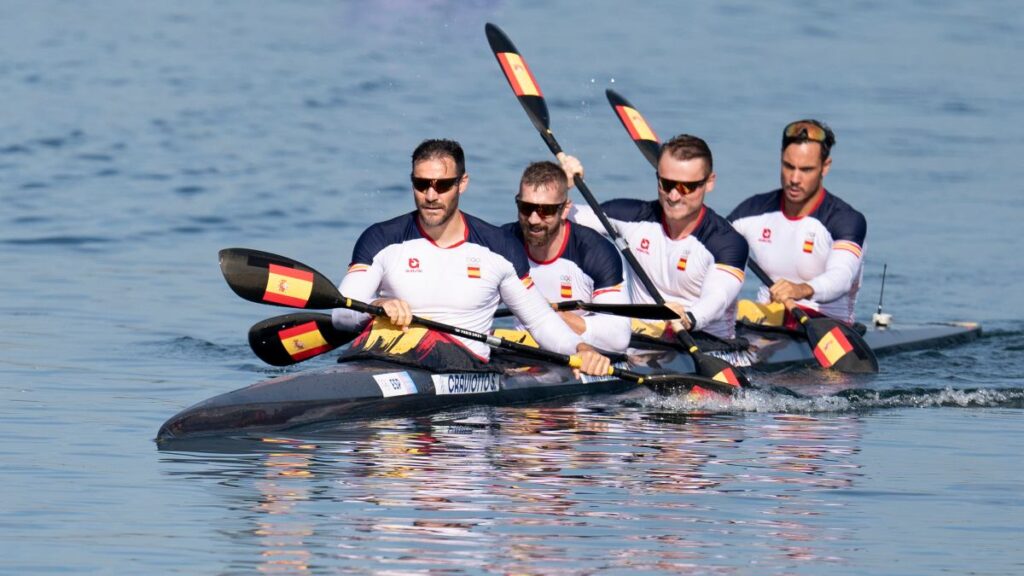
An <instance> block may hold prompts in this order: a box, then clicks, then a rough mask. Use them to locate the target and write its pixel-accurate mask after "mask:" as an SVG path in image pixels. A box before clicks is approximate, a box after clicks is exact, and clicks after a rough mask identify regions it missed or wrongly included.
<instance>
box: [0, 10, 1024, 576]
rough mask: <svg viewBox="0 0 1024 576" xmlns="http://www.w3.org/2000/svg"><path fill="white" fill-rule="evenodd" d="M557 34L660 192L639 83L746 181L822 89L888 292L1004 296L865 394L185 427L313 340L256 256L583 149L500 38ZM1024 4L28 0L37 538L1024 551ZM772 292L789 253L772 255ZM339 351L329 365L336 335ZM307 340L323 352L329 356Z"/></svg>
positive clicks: (351, 564)
mask: <svg viewBox="0 0 1024 576" xmlns="http://www.w3.org/2000/svg"><path fill="white" fill-rule="evenodd" d="M488 21H491V22H495V23H497V24H499V25H500V26H502V28H503V29H504V30H505V31H506V32H508V34H509V35H510V36H511V37H512V38H513V39H514V40H515V42H516V43H517V45H518V47H519V48H520V50H522V52H523V54H524V56H525V57H526V58H527V60H528V62H529V63H530V64H531V67H532V69H533V72H534V74H535V75H536V76H537V80H538V82H539V83H540V84H541V86H542V89H543V91H544V93H545V95H546V97H547V100H548V105H549V107H550V109H551V117H552V129H553V130H554V132H555V134H556V135H557V136H558V139H559V141H560V142H561V144H562V146H563V147H564V148H566V149H567V150H568V151H570V152H571V153H573V154H575V155H577V156H579V157H580V158H581V160H582V161H583V162H584V164H585V165H586V168H587V180H588V183H589V184H590V186H591V188H592V189H593V190H594V192H595V193H596V194H597V195H598V197H600V198H611V197H616V196H631V197H642V198H645V197H651V196H652V195H653V194H654V190H653V182H652V179H651V177H650V176H651V175H650V168H649V167H648V166H647V165H646V162H645V161H644V160H643V158H642V157H641V156H640V155H639V154H637V152H636V150H635V148H634V146H633V144H632V143H631V142H629V140H628V139H627V138H626V136H625V135H624V134H623V132H622V129H621V127H620V126H619V125H618V121H617V120H616V118H615V117H614V116H613V115H612V113H611V112H610V110H609V108H608V106H607V104H606V102H605V100H604V90H605V88H609V87H611V88H615V89H616V90H618V91H619V92H621V93H622V94H624V95H625V96H626V97H628V98H629V99H630V100H632V101H633V103H634V104H636V105H637V106H638V107H639V108H641V109H642V111H643V112H644V114H645V115H646V116H647V118H648V120H649V121H651V123H652V124H653V125H654V128H655V130H656V131H657V132H658V133H659V135H661V136H663V137H667V136H671V135H672V134H674V133H678V132H684V131H685V132H690V133H694V134H698V135H702V136H704V137H705V138H706V139H707V140H708V141H709V143H710V144H711V146H712V149H713V150H714V152H715V165H716V171H717V173H718V185H717V187H716V189H715V191H714V192H713V193H712V194H711V195H710V196H709V198H708V202H709V203H710V204H711V206H712V207H713V208H715V209H716V210H718V211H719V212H722V213H726V212H728V211H729V210H730V209H731V208H732V207H733V206H734V205H735V204H736V203H738V202H739V201H740V200H742V199H743V198H745V197H746V196H748V195H750V194H753V193H755V192H761V191H765V190H768V189H770V188H773V187H774V186H776V184H777V181H778V151H777V139H778V133H779V131H780V130H781V127H782V126H783V125H784V124H785V123H786V122H787V121H789V120H792V119H795V118H797V117H804V116H816V117H821V118H823V119H825V120H826V121H828V122H829V123H830V124H831V125H832V126H833V127H834V128H835V129H836V132H837V134H838V139H839V144H838V145H837V147H836V149H835V155H834V157H835V160H834V166H833V169H832V172H831V173H830V174H829V176H828V179H827V184H828V186H829V188H830V189H831V190H833V191H834V192H836V193H837V194H839V195H840V196H843V197H844V198H845V199H847V200H849V201H850V202H851V203H853V204H855V205H856V206H857V207H858V208H860V209H861V210H862V211H864V212H865V213H866V214H867V216H868V219H869V222H870V228H869V246H868V251H867V258H868V264H867V270H866V274H865V288H864V292H863V294H864V295H863V296H862V298H861V303H860V309H859V313H860V314H861V316H862V317H868V316H870V313H871V312H872V311H873V309H874V307H875V305H876V304H877V295H878V292H879V289H880V277H881V270H882V265H883V263H887V264H888V270H889V273H888V277H887V283H886V291H885V294H886V298H885V301H886V308H887V310H888V311H890V312H892V313H893V314H894V316H895V317H896V321H897V322H908V323H910V322H928V321H952V320H969V321H979V322H982V323H983V324H984V326H985V328H986V336H985V337H984V338H982V339H981V340H979V341H977V342H974V343H971V344H969V345H966V346H962V347H958V348H952V349H944V350H933V351H925V352H914V353H907V354H902V355H898V356H891V357H886V358H883V360H882V373H881V374H880V375H878V376H877V377H873V378H867V379H857V380H853V381H846V382H844V383H842V385H843V386H854V387H857V388H861V389H864V390H866V392H863V393H860V394H856V395H853V396H846V397H840V396H835V395H832V394H831V393H830V392H831V391H834V389H835V388H836V386H837V384H836V382H833V381H831V380H829V379H823V377H822V375H821V374H820V373H817V372H814V371H794V372H788V373H783V374H773V375H757V376H755V381H756V382H757V383H758V384H762V385H766V386H767V385H782V386H787V387H792V388H797V389H800V390H802V391H805V392H807V393H808V394H809V397H806V398H795V399H794V398H787V397H780V396H777V395H772V394H769V393H757V394H751V395H750V396H748V397H747V398H745V399H744V400H743V401H741V402H738V403H736V404H734V405H731V406H722V407H714V408H715V409H714V410H710V409H709V408H711V407H707V406H693V405H689V404H687V403H685V402H683V401H681V400H680V399H678V398H660V397H653V396H650V395H648V394H646V393H645V392H644V391H639V390H638V391H637V392H635V393H631V394H627V395H624V396H616V397H596V398H586V399H581V400H578V401H576V402H572V403H569V404H558V405H546V406H530V407H518V408H503V409H483V408H481V409H470V410H465V411H459V412H449V413H443V414H437V415H434V416H430V417H425V418H418V419H399V420H369V421H364V422H358V423H348V424H345V423H340V424H338V425H337V426H333V427H330V428H327V429H323V430H317V431H309V432H303V433H302V434H295V435H285V434H282V435H276V436H271V437H258V436H243V437H239V438H224V439H221V440H217V441H208V442H203V443H196V444H192V445H182V446H180V447H179V446H176V447H175V449H174V450H171V451H159V450H157V448H156V446H155V444H154V443H153V441H152V439H153V437H154V435H155V433H156V430H157V428H158V427H159V425H160V424H161V423H162V422H163V421H164V420H165V419H167V418H168V417H169V416H171V415H172V414H174V413H175V412H177V411H178V410H180V409H182V408H184V407H185V406H187V405H190V404H193V403H195V402H197V401H199V400H202V399H204V398H207V397H209V396H212V395H214V394H218V393H221V392H225V391H228V390H231V389H234V388H238V387H241V386H245V385H248V384H250V383H252V382H255V381H257V380H260V379H263V378H266V377H268V376H270V375H273V374H276V373H279V372H280V371H279V370H275V369H270V368H268V367H266V366H264V365H262V364H261V363H260V362H259V361H258V360H257V359H256V358H254V357H253V356H252V354H251V352H249V350H248V347H247V345H246V342H245V333H246V331H247V330H248V327H249V326H250V325H251V324H253V323H254V322H256V321H259V320H261V319H263V318H266V317H269V316H272V315H276V314H279V313H281V310H280V309H271V308H269V307H262V306H258V305H254V304H251V303H247V302H244V301H242V300H240V299H238V298H237V297H235V296H234V295H233V294H232V293H231V291H230V290H229V289H228V288H227V287H226V286H225V285H224V282H223V280H222V279H221V276H220V273H219V270H218V267H217V261H216V253H217V250H218V249H220V248H224V247H228V246H247V247H253V248H258V249H263V250H268V251H272V252H278V253H282V254H287V255H289V256H292V257H294V258H297V259H299V260H302V261H305V262H307V263H309V264H311V265H313V266H314V267H316V268H318V269H320V270H322V271H324V272H326V273H328V274H329V275H331V276H332V277H333V278H335V279H338V278H340V275H341V274H342V272H343V270H344V267H345V266H346V265H347V263H348V257H349V254H350V251H351V247H352V243H353V242H354V241H355V238H356V236H357V235H358V233H359V231H361V230H362V228H363V227H365V226H366V225H367V224H368V223H371V222H374V221H378V220H382V219H385V218H389V217H391V216H394V215H396V214H398V213H400V212H403V211H405V210H408V209H410V208H411V202H410V198H409V191H408V184H407V174H408V155H409V153H410V151H411V150H412V149H413V147H414V146H415V145H416V144H417V143H418V142H419V141H420V140H422V139H423V138H426V137H435V136H444V137H451V138H455V139H458V140H460V141H461V142H462V143H463V145H464V146H465V147H466V149H467V153H468V155H469V156H468V169H469V171H470V174H471V177H472V182H471V185H470V189H469V191H468V192H467V194H466V195H465V196H464V199H463V205H464V207H465V209H466V210H467V211H469V212H471V213H474V214H477V215H479V216H481V217H484V218H486V219H488V220H491V221H494V222H504V221H507V220H509V219H511V218H512V217H513V208H512V202H511V198H512V195H513V194H514V191H515V183H516V181H517V179H518V176H519V173H520V171H521V169H522V167H523V166H524V165H525V164H526V163H527V162H529V161H532V160H537V159H544V158H546V157H547V150H546V148H545V147H544V145H543V143H542V142H541V140H540V139H539V138H538V137H537V135H536V133H535V131H534V130H533V128H532V127H531V125H530V124H529V122H528V120H527V119H526V117H525V115H524V114H523V113H522V111H521V110H520V107H519V105H518V104H517V103H516V102H515V99H514V98H513V96H512V94H511V91H510V90H509V89H508V86H507V85H506V83H505V81H504V79H503V78H502V77H501V75H500V73H499V71H498V68H497V64H496V63H495V62H494V58H493V56H492V55H491V53H490V51H489V48H488V47H487V43H486V40H485V38H484V34H483V25H484V23H485V22H488ZM1022 38H1024V8H1022V7H1021V6H1019V5H1018V4H1017V3H1014V2H999V1H994V0H990V1H982V2H974V3H951V2H933V1H919V2H904V3H899V4H897V5H892V4H891V3H883V2H872V1H863V2H849V3H804V2H776V3H771V4H765V3H761V2H749V1H734V2H720V3H678V2H655V3H644V4H638V5H631V6H630V7H628V8H626V7H625V6H624V5H623V4H621V3H614V2H564V3H555V4H551V5H549V4H548V3H511V2H498V1H476V2H455V1H425V2H413V1H397V0H395V1H386V2H379V3H372V4H371V3H363V2H327V1H320V2H317V1H312V2H303V3H300V4H296V3H291V2H281V1H268V2H261V3H258V4H254V3H251V2H241V1H226V2H217V3H209V2H195V1H187V2H177V3H162V2H146V1H144V2H128V1H123V0H114V1H108V2H95V3H81V2H70V1H60V0H42V1H32V2H29V1H17V0H6V1H0V94H3V101H4V107H3V113H2V115H0V122H2V126H3V131H2V132H0V195H2V200H3V206H4V208H3V210H2V211H0V223H2V226H0V267H2V268H3V269H4V270H6V271H7V274H6V282H5V283H4V290H3V295H4V297H3V299H2V300H0V317H2V319H3V328H4V330H3V331H2V332H0V350H2V351H0V438H2V439H3V440H2V442H0V457H2V462H3V465H2V467H0V487H2V488H3V489H2V490H0V545H2V547H3V548H2V554H0V572H2V573H10V574H27V573H53V572H59V573H63V572H67V573H124V574H138V573H175V572H178V573H189V574H194V573H211V574H221V573H224V574H236V573H237V574H244V573H255V572H276V573H456V574H458V573H467V574H469V573H488V572H494V573H538V574H540V573H543V574H563V573H564V574H584V573H588V574H589V573H599V572H600V573H680V572H688V573H697V574H718V573H724V574H822V573H835V574H866V573H886V574H936V573H952V574H962V573H973V574H1017V573H1021V572H1024V553H1022V552H1021V551H1020V545H1019V543H1020V541H1021V538H1022V537H1024V521H1022V520H1021V519H1022V518H1024V499H1022V497H1021V494H1022V493H1024V481H1022V480H1021V478H1024V464H1022V459H1021V457H1020V456H1021V454H1022V451H1024V420H1022V417H1024V359H1022V351H1024V306H1022V305H1021V301H1020V296H1019V294H1020V287H1021V269H1022V268H1021V264H1020V256H1019V254H1018V252H1019V247H1020V240H1019V236H1020V233H1021V231H1022V228H1021V224H1020V222H1021V221H1022V218H1024V200H1022V198H1024V195H1022V192H1024V190H1022V186H1021V182H1022V181H1024V168H1022V165H1021V163H1020V162H1019V159H1020V157H1021V156H1022V154H1024V136H1022V135H1021V131H1020V130H1019V129H1017V127H1019V126H1021V125H1024V97H1022V96H1021V87H1022V86H1024V68H1021V66H1020V65H1019V62H1020V61H1021V60H1022V59H1024V40H1022ZM749 290H750V291H751V292H752V290H753V286H751V287H750V289H749ZM329 361H330V359H327V358H323V359H317V360H314V361H311V362H309V363H307V365H312V366H316V365H324V364H326V363H327V362H329ZM303 367H305V366H303Z"/></svg>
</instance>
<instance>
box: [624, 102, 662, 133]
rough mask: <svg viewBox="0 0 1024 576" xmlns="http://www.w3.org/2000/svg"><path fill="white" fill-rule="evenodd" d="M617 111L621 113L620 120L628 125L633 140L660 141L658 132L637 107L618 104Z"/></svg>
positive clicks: (627, 128) (627, 129)
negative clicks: (655, 131) (656, 132)
mask: <svg viewBox="0 0 1024 576" xmlns="http://www.w3.org/2000/svg"><path fill="white" fill-rule="evenodd" d="M615 113H616V114H618V115H619V120H622V125H623V126H625V127H626V131H628V132H629V135H630V137H632V138H633V140H650V141H652V142H657V141H658V136H657V134H655V133H654V130H652V129H651V127H650V126H649V125H648V124H647V121H646V120H644V117H643V116H641V115H640V113H639V112H637V111H636V110H635V109H633V108H630V107H629V106H616V107H615Z"/></svg>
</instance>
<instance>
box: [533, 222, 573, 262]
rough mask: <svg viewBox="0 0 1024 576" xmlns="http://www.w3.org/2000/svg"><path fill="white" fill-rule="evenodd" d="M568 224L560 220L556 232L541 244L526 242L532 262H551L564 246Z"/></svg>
mask: <svg viewBox="0 0 1024 576" xmlns="http://www.w3.org/2000/svg"><path fill="white" fill-rule="evenodd" d="M568 226H569V223H568V222H567V221H566V222H562V225H561V226H559V227H558V233H557V234H555V235H554V236H552V237H551V241H550V242H548V243H547V244H545V245H543V246H533V245H531V244H530V243H529V242H527V243H526V251H527V252H528V253H529V254H530V259H531V260H533V261H534V262H551V261H552V260H554V259H555V258H557V257H558V256H559V255H560V254H561V253H562V249H563V248H565V235H566V234H567V233H568Z"/></svg>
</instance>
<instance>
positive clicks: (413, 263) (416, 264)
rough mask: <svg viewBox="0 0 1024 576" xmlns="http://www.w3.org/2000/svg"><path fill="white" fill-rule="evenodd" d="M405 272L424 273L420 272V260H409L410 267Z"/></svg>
mask: <svg viewBox="0 0 1024 576" xmlns="http://www.w3.org/2000/svg"><path fill="white" fill-rule="evenodd" d="M405 271H406V272H422V270H420V259H419V258H415V257H414V258H409V265H408V266H407V267H406V269H405Z"/></svg>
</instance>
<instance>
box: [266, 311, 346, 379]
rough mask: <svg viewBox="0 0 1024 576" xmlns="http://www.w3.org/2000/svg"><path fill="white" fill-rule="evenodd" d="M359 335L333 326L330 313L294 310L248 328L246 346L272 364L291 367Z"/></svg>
mask: <svg viewBox="0 0 1024 576" xmlns="http://www.w3.org/2000/svg"><path fill="white" fill-rule="evenodd" d="M356 336H359V332H357V331H353V330H340V329H338V328H335V327H334V324H333V323H332V322H331V315H330V314H321V313H316V312H297V313H295V314H285V315H283V316H275V317H273V318H268V319H266V320H264V321H262V322H257V323H256V324H253V326H252V328H250V329H249V347H250V348H252V351H253V352H255V353H256V356H259V358H260V359H261V360H263V361H264V362H266V363H267V364H270V365H271V366H291V365H292V364H297V363H299V362H302V361H303V360H309V359H310V358H313V357H315V356H319V355H321V354H324V353H325V352H330V351H331V350H334V349H335V348H337V347H338V346H342V345H344V344H348V343H349V342H351V341H352V340H354V339H355V338H356Z"/></svg>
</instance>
